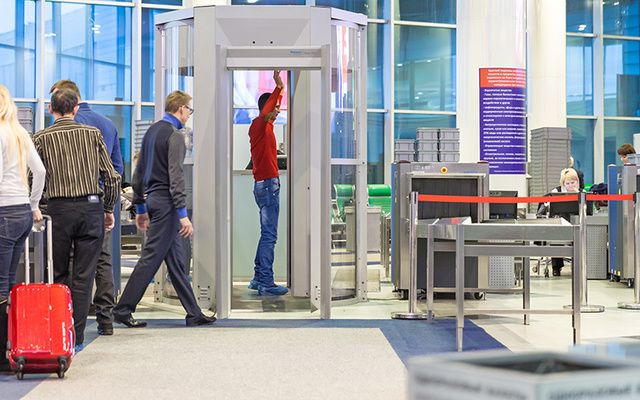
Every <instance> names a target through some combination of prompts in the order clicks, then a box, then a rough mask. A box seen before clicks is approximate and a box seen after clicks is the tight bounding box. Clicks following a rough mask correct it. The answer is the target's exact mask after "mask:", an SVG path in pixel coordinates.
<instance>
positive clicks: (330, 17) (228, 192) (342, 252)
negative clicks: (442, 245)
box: [155, 6, 367, 318]
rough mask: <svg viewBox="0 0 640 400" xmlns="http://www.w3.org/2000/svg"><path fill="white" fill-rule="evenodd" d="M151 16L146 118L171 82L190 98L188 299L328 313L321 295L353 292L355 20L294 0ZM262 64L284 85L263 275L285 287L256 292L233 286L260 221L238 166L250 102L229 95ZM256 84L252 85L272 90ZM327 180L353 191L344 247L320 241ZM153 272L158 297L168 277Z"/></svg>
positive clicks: (358, 49) (359, 208)
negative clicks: (276, 214)
mask: <svg viewBox="0 0 640 400" xmlns="http://www.w3.org/2000/svg"><path fill="white" fill-rule="evenodd" d="M155 24H156V29H157V33H158V34H157V35H156V82H155V84H156V118H157V119H158V118H161V117H162V115H163V109H164V98H165V97H166V95H167V94H168V93H170V92H171V91H173V90H176V89H180V90H184V91H186V92H187V93H189V94H191V95H192V96H193V108H194V110H195V112H194V115H193V117H192V119H191V121H190V123H191V124H192V126H191V127H190V128H191V129H192V134H188V135H187V141H188V142H189V141H192V142H191V143H192V146H191V147H190V148H188V154H187V159H186V161H185V164H187V165H185V173H187V174H188V175H189V177H188V178H187V180H189V178H191V177H192V186H191V187H192V193H191V198H190V206H191V208H192V216H193V225H194V235H193V250H192V260H191V268H192V276H193V288H194V291H195V293H196V297H197V298H198V301H199V303H200V306H201V307H203V308H209V309H213V310H215V311H216V312H217V314H218V316H219V317H220V318H227V317H229V315H230V313H231V312H232V310H241V309H246V308H251V307H252V305H255V306H257V307H263V309H267V308H265V307H271V309H274V310H285V309H292V308H296V307H300V305H301V304H302V308H306V309H309V310H310V311H316V310H319V313H318V314H319V316H320V317H321V318H330V316H331V305H332V302H333V304H337V303H349V304H352V303H354V302H358V301H364V300H366V299H367V253H366V252H367V245H366V201H367V192H366V190H367V187H366V184H367V175H366V174H367V172H366V168H367V165H366V149H367V146H366V120H367V119H366V36H367V34H366V24H367V18H366V16H364V15H360V14H354V13H350V12H346V11H342V10H337V9H332V8H321V7H307V6H286V7H285V6H260V7H257V6H256V7H248V6H204V7H195V8H192V9H185V10H179V11H175V12H168V13H164V14H162V15H158V16H157V17H156V21H155ZM273 70H281V71H282V72H281V76H282V77H283V79H284V81H285V85H286V87H285V94H284V99H283V107H282V109H283V111H282V112H281V115H280V116H279V118H278V121H276V125H275V131H276V136H278V141H281V142H282V146H281V148H282V150H283V153H285V155H286V158H287V160H286V165H287V166H286V170H282V171H280V177H281V181H282V187H281V192H280V219H279V228H278V244H277V245H276V259H275V262H274V272H275V276H276V281H277V282H278V283H280V284H285V283H286V284H287V285H288V287H289V289H290V294H289V295H287V296H283V297H278V298H271V299H267V298H266V297H269V296H264V297H261V296H257V295H256V294H255V292H252V291H249V290H248V289H247V288H246V284H247V283H248V281H249V279H251V276H252V274H253V256H254V255H255V251H256V246H257V239H258V237H259V232H260V225H259V214H258V208H257V205H256V204H255V201H254V199H253V193H252V189H253V176H252V175H251V173H250V170H245V165H244V164H245V162H246V160H248V159H249V154H248V149H249V147H248V142H249V138H248V135H247V132H248V126H249V125H248V123H250V120H251V118H253V117H255V116H256V115H257V113H258V111H257V106H253V109H251V108H247V107H246V105H243V104H238V103H240V102H241V101H240V100H238V99H239V98H241V97H242V96H239V93H238V91H239V90H241V89H242V88H243V84H244V82H246V81H247V80H248V78H247V77H254V76H255V74H260V71H262V74H263V76H271V75H272V73H273V72H272V71H273ZM252 74H253V75H252ZM265 74H268V75H265ZM251 79H253V78H251ZM268 83H269V86H268V87H267V86H265V85H263V87H261V88H260V91H261V92H263V91H269V92H270V91H272V90H273V88H274V87H275V85H274V83H273V81H270V82H268ZM245 94H246V93H245ZM259 95H260V93H256V94H255V99H253V101H255V102H257V97H258V96H259ZM245 97H246V96H245ZM240 113H243V114H244V115H245V118H244V125H243V123H242V122H241V121H239V120H238V118H237V116H238V115H239V114H240ZM247 114H248V115H250V116H251V117H250V118H246V115H247ZM234 115H235V116H236V118H234ZM283 157H284V155H283ZM279 164H280V163H279ZM340 184H346V185H352V187H353V193H354V195H353V198H352V199H351V202H352V205H353V207H354V208H355V211H354V213H355V218H352V219H350V221H352V222H350V223H351V224H353V225H355V226H352V227H350V228H351V229H355V232H356V240H355V241H356V246H355V248H354V249H347V248H346V246H341V245H339V244H336V243H334V241H333V240H332V237H333V235H332V231H333V230H335V229H336V226H338V225H340V222H341V221H335V219H333V218H332V215H333V214H334V213H332V210H333V209H335V199H334V198H333V197H334V196H332V192H333V190H332V188H333V187H334V185H340ZM342 223H346V222H342ZM159 275H160V279H159V280H158V282H159V289H157V290H156V292H157V295H156V298H157V299H160V300H161V301H162V298H163V296H164V294H166V293H167V290H166V289H167V286H170V282H169V281H168V280H167V279H166V278H165V275H164V274H163V273H161V274H159ZM157 287H158V285H157ZM158 292H159V293H158Z"/></svg>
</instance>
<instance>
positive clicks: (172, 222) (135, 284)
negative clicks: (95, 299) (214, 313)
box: [113, 191, 203, 321]
mask: <svg viewBox="0 0 640 400" xmlns="http://www.w3.org/2000/svg"><path fill="white" fill-rule="evenodd" d="M146 203H147V212H148V214H149V218H150V224H149V230H148V233H147V241H146V243H145V244H144V247H143V248H142V254H141V255H140V260H138V263H137V264H136V266H135V268H134V269H133V273H132V274H131V277H130V278H129V281H128V282H127V286H126V287H125V288H124V291H123V292H122V295H121V296H120V300H119V301H118V304H116V306H115V308H114V309H113V314H114V316H115V317H116V318H126V317H127V316H128V315H130V314H132V313H134V312H135V311H136V307H137V305H138V303H139V302H140V300H141V299H142V296H143V295H144V292H145V291H146V289H147V286H149V282H150V281H151V279H152V278H153V276H154V275H155V274H156V272H157V271H158V269H159V268H160V265H162V261H164V262H165V264H166V265H167V270H168V272H169V277H170V278H171V283H172V284H173V287H174V288H175V290H176V293H177V294H178V298H179V299H180V302H181V303H182V306H183V307H184V309H185V310H186V311H187V317H186V320H187V321H195V320H198V319H200V318H201V317H202V316H203V314H202V311H201V310H200V306H198V302H197V301H196V297H195V295H194V294H193V289H192V288H191V283H190V282H189V274H188V272H187V271H188V269H187V267H186V265H185V262H184V245H183V243H184V240H183V238H182V237H181V236H180V234H179V233H178V231H179V230H180V220H179V218H178V213H177V211H176V209H175V207H174V206H173V200H172V198H171V194H170V193H169V192H168V191H156V192H151V193H149V195H148V196H147V201H146Z"/></svg>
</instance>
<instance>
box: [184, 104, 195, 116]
mask: <svg viewBox="0 0 640 400" xmlns="http://www.w3.org/2000/svg"><path fill="white" fill-rule="evenodd" d="M183 107H184V108H186V109H187V110H189V115H191V114H193V112H194V111H195V110H194V109H193V108H191V107H189V106H183Z"/></svg>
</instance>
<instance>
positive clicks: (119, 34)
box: [44, 2, 131, 101]
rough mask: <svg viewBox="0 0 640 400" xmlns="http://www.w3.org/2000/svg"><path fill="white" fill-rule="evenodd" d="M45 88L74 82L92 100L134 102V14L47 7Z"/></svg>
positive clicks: (84, 7)
mask: <svg viewBox="0 0 640 400" xmlns="http://www.w3.org/2000/svg"><path fill="white" fill-rule="evenodd" d="M44 7H45V44H44V45H45V68H44V71H45V88H46V89H48V88H49V87H51V85H53V84H54V83H55V82H56V81H58V80H59V79H71V80H73V81H74V82H76V84H77V85H78V87H79V88H80V91H81V93H82V96H83V98H85V99H88V100H110V101H113V100H130V99H131V8H130V7H115V6H103V5H83V4H73V3H57V2H55V3H51V2H46V3H44Z"/></svg>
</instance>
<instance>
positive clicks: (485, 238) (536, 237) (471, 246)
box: [417, 217, 581, 351]
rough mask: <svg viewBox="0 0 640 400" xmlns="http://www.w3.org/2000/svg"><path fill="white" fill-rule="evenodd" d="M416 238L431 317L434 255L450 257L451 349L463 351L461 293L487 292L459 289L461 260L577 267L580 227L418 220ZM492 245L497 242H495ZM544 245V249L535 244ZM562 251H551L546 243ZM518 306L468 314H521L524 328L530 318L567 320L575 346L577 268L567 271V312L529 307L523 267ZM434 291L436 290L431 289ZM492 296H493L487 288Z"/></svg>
mask: <svg viewBox="0 0 640 400" xmlns="http://www.w3.org/2000/svg"><path fill="white" fill-rule="evenodd" d="M417 236H418V238H426V239H427V265H426V268H427V274H426V275H427V313H428V314H429V316H430V317H431V316H432V315H433V293H434V287H433V282H434V279H433V278H434V262H433V259H434V252H438V251H443V252H454V253H455V255H456V263H455V269H456V270H455V277H456V282H455V293H456V320H457V324H456V327H457V329H456V344H457V349H458V351H462V335H463V330H464V315H465V310H464V293H465V291H472V292H477V291H487V290H490V289H489V288H466V287H465V286H464V273H465V265H464V263H465V256H467V257H469V256H476V257H477V256H521V257H541V256H548V257H572V258H573V265H575V266H579V265H581V259H580V254H581V253H580V251H581V242H580V227H579V226H574V225H571V224H570V223H569V222H567V221H566V220H564V219H562V218H551V219H538V220H494V221H485V222H483V223H472V222H471V218H469V217H464V218H444V219H434V220H419V221H418V228H417ZM496 240H500V242H499V243H496V242H495V241H496ZM534 241H539V242H541V241H544V242H545V243H546V244H545V245H541V246H538V245H534V244H533V242H534ZM552 243H553V244H564V246H551V244H552ZM524 271H525V273H524V279H523V288H522V291H523V307H522V310H518V309H502V310H500V309H495V310H494V309H488V310H476V309H474V310H473V311H472V313H473V314H483V313H484V314H524V316H525V318H524V323H525V324H528V323H529V318H528V316H529V315H531V314H570V315H572V317H573V318H572V327H573V342H574V344H577V343H579V342H580V298H581V297H580V290H581V289H580V282H581V272H580V268H577V267H576V268H572V276H571V280H572V286H571V287H572V295H571V308H570V309H563V308H558V309H535V310H532V309H531V308H530V295H531V287H530V273H531V272H530V269H529V268H524ZM436 290H437V288H436ZM491 290H492V291H495V290H493V289H491Z"/></svg>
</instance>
